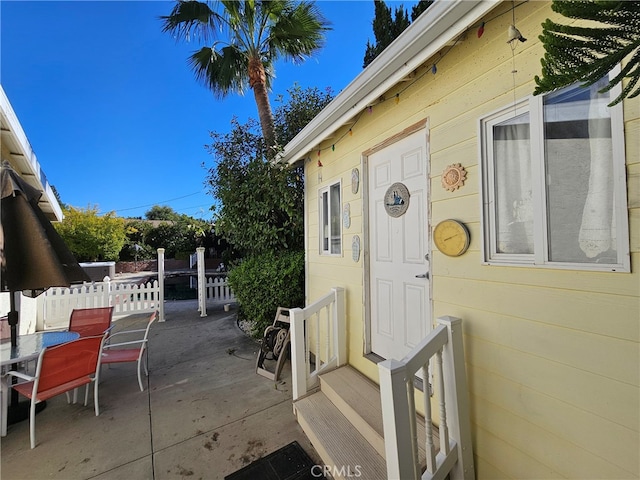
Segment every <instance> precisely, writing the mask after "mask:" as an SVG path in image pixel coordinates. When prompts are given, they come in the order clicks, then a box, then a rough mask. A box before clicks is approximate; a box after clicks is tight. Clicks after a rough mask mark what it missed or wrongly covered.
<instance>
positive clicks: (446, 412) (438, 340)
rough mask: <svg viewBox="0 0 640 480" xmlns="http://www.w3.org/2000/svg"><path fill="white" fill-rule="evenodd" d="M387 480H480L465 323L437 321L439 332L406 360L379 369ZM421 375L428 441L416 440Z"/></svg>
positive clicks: (388, 362)
mask: <svg viewBox="0 0 640 480" xmlns="http://www.w3.org/2000/svg"><path fill="white" fill-rule="evenodd" d="M432 357H435V362H434V364H433V365H432V367H433V368H434V369H435V372H434V373H435V377H436V378H437V382H436V387H437V388H436V389H435V390H436V392H435V393H436V395H437V397H438V399H439V410H440V415H439V421H440V423H439V433H440V451H439V452H438V454H436V448H435V445H434V443H433V428H432V425H433V420H432V416H431V398H430V396H429V395H428V391H429V389H428V386H429V373H428V372H429V364H430V362H431V359H432ZM378 368H379V372H380V396H381V400H382V413H383V424H384V438H385V451H386V460H387V476H388V478H402V479H419V478H422V479H423V480H425V479H444V478H445V477H446V476H447V475H450V478H451V480H457V479H465V480H466V479H469V480H472V479H474V478H475V471H474V465H473V451H472V447H471V426H470V419H469V394H468V391H467V383H466V373H465V364H464V351H463V345H462V321H461V320H460V319H459V318H454V317H440V318H438V326H437V327H436V328H435V329H434V330H433V331H432V332H431V334H430V335H429V336H427V337H426V338H425V339H424V340H423V341H422V342H420V344H418V345H417V346H416V347H415V348H414V349H413V350H412V351H411V353H409V355H407V356H406V357H405V358H403V359H402V360H400V361H398V360H385V361H384V362H381V363H380V364H378ZM419 372H420V374H421V375H422V380H423V385H424V390H425V392H427V394H425V395H424V412H425V427H426V428H425V430H426V435H425V437H426V438H424V439H420V440H419V439H418V438H417V434H416V431H417V427H416V415H417V414H416V409H415V388H414V383H413V382H414V377H415V375H416V374H418V373H419ZM418 441H422V442H424V445H425V451H426V463H427V465H426V471H425V472H424V473H422V472H421V470H422V467H421V465H420V462H419V459H418Z"/></svg>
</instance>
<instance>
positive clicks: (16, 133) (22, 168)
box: [0, 85, 64, 221]
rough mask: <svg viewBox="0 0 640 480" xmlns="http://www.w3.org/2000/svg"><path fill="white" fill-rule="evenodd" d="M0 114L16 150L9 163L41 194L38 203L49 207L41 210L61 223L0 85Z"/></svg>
mask: <svg viewBox="0 0 640 480" xmlns="http://www.w3.org/2000/svg"><path fill="white" fill-rule="evenodd" d="M0 113H1V114H2V117H3V119H4V120H5V122H6V124H7V126H8V128H9V132H7V133H8V134H9V135H11V137H12V139H13V141H14V142H15V143H16V145H17V149H18V151H17V152H13V153H12V154H11V155H10V156H11V158H10V160H9V162H10V163H11V164H12V165H13V166H14V168H16V169H17V170H18V173H19V174H20V175H21V176H22V177H23V178H24V179H25V181H26V182H27V183H29V184H30V185H32V186H33V187H35V188H37V189H38V190H40V191H41V192H42V198H40V201H39V203H41V204H46V205H47V206H48V207H49V208H46V209H43V210H49V209H50V210H51V212H52V215H53V216H54V217H55V219H56V220H57V221H62V219H63V218H64V215H63V214H62V208H61V207H60V204H59V203H58V199H57V198H56V196H55V195H54V193H53V190H52V188H51V185H50V184H49V181H48V180H47V177H46V175H45V174H44V171H43V170H42V167H41V166H40V164H39V163H38V159H37V158H36V154H35V152H34V151H33V148H32V147H31V143H29V140H28V139H27V135H26V134H25V133H24V130H23V128H22V125H21V124H20V121H19V120H18V116H17V115H16V112H15V111H14V110H13V107H12V106H11V102H9V98H8V97H7V95H6V93H5V91H4V88H2V85H0ZM3 134H4V132H3ZM45 213H46V212H45Z"/></svg>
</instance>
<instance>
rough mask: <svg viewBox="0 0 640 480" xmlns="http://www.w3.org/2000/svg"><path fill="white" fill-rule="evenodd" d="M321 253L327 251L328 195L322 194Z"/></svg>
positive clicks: (326, 193)
mask: <svg viewBox="0 0 640 480" xmlns="http://www.w3.org/2000/svg"><path fill="white" fill-rule="evenodd" d="M321 228H322V251H323V252H328V251H329V194H328V192H322V226H321Z"/></svg>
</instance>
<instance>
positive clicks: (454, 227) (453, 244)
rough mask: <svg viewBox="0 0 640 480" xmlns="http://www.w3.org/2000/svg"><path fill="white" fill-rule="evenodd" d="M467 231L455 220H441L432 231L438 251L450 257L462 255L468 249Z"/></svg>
mask: <svg viewBox="0 0 640 480" xmlns="http://www.w3.org/2000/svg"><path fill="white" fill-rule="evenodd" d="M469 241H470V237H469V230H467V227H465V226H464V224H463V223H460V222H458V221H457V220H452V219H449V220H443V221H442V222H440V223H439V224H438V225H436V228H434V230H433V242H434V243H435V244H436V247H437V248H438V250H440V251H441V252H442V253H444V254H445V255H448V256H450V257H457V256H459V255H462V254H463V253H464V252H466V251H467V249H468V248H469Z"/></svg>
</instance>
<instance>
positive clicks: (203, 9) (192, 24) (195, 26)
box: [160, 0, 223, 42]
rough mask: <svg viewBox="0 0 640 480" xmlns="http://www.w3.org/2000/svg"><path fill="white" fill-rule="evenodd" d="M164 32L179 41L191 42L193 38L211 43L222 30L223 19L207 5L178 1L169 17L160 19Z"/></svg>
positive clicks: (192, 1)
mask: <svg viewBox="0 0 640 480" xmlns="http://www.w3.org/2000/svg"><path fill="white" fill-rule="evenodd" d="M160 20H162V31H163V32H165V33H170V34H171V35H173V36H175V37H176V39H177V40H187V41H189V40H190V39H191V37H196V38H200V39H202V40H203V41H205V42H209V41H211V39H212V38H214V37H215V36H216V32H217V31H218V30H219V29H220V24H221V22H222V21H223V18H222V17H220V15H218V13H216V12H215V11H214V10H213V9H212V8H211V7H210V6H209V5H208V4H207V3H205V2H199V1H194V0H178V1H177V2H176V4H175V6H174V7H173V9H172V10H171V13H170V14H169V15H164V16H161V17H160Z"/></svg>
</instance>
